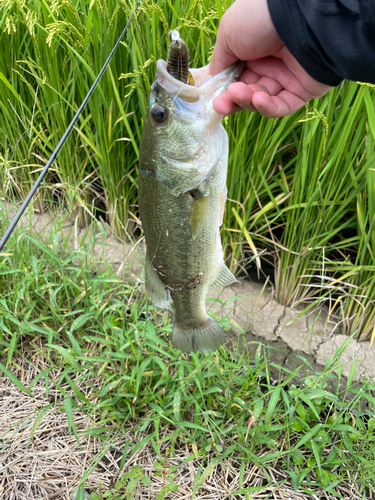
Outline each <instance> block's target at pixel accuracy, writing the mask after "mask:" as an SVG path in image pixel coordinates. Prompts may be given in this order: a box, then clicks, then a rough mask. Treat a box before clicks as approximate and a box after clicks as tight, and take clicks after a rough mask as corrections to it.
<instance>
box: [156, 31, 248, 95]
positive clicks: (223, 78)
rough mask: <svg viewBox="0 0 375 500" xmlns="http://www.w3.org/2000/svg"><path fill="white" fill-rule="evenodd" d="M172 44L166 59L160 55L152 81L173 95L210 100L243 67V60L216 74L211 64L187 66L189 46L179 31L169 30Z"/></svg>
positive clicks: (219, 92)
mask: <svg viewBox="0 0 375 500" xmlns="http://www.w3.org/2000/svg"><path fill="white" fill-rule="evenodd" d="M170 37H171V44H170V48H169V55H168V61H164V60H163V59H159V60H158V61H157V64H156V68H157V74H156V79H155V83H157V84H159V85H161V86H162V87H163V89H164V90H165V91H166V92H167V93H168V94H169V95H170V96H171V97H172V98H173V97H177V96H178V97H179V98H180V99H183V100H184V101H185V102H191V103H194V102H198V101H199V100H200V99H202V98H203V99H204V101H205V104H207V102H208V101H211V103H212V102H213V100H214V99H215V97H217V96H218V95H219V94H221V93H222V92H224V91H225V90H226V89H227V88H228V86H229V85H230V84H231V83H233V82H235V81H236V80H237V79H238V77H239V75H240V74H241V72H242V69H243V67H244V63H243V62H238V63H235V64H233V65H232V66H229V67H228V68H227V69H225V70H224V71H222V72H221V73H220V74H219V75H216V76H214V77H213V76H212V75H211V74H210V66H209V65H207V66H204V67H203V68H197V69H194V68H189V50H188V48H187V45H186V43H185V41H184V40H183V39H182V38H181V37H180V34H179V32H178V31H177V30H176V31H171V32H170Z"/></svg>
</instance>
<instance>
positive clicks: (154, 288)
mask: <svg viewBox="0 0 375 500" xmlns="http://www.w3.org/2000/svg"><path fill="white" fill-rule="evenodd" d="M146 291H147V293H148V296H149V297H150V299H151V302H152V303H153V304H154V306H156V307H160V309H168V308H169V306H170V303H171V296H170V293H169V291H168V290H167V289H166V287H165V284H164V283H163V282H162V280H161V279H160V276H159V275H158V273H157V272H156V271H154V269H153V267H152V263H151V261H150V259H149V257H148V254H147V253H146Z"/></svg>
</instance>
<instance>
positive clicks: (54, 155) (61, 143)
mask: <svg viewBox="0 0 375 500" xmlns="http://www.w3.org/2000/svg"><path fill="white" fill-rule="evenodd" d="M141 1H142V0H139V2H138V3H137V5H136V7H135V9H134V12H133V13H132V15H131V16H130V18H129V20H128V22H127V23H126V26H125V28H124V29H123V32H122V33H121V35H120V37H119V39H118V40H117V42H116V44H115V46H114V47H113V49H112V51H111V53H110V54H109V56H108V58H107V60H106V61H105V63H104V64H103V67H102V69H101V70H100V72H99V74H98V76H97V77H96V79H95V81H94V83H93V84H92V86H91V88H90V90H89V91H88V92H87V95H86V97H85V98H84V100H83V102H82V104H81V106H80V107H79V108H78V111H77V113H76V114H75V115H74V117H73V119H72V121H71V122H70V124H69V126H68V128H67V129H66V130H65V133H64V135H63V136H62V137H61V139H60V141H59V143H58V145H57V146H56V148H55V150H54V152H53V153H52V155H51V157H50V159H49V160H48V162H47V163H46V166H45V167H44V168H43V170H42V172H41V173H40V175H39V177H38V179H37V180H36V182H35V184H34V186H33V187H32V188H31V190H30V192H29V194H28V195H27V196H26V199H25V201H24V202H23V203H22V205H21V208H20V209H19V210H18V212H17V214H16V216H15V217H14V219H13V220H12V222H11V223H10V226H9V227H8V229H7V230H6V232H5V234H4V236H3V237H2V238H1V241H0V252H1V250H2V249H3V248H4V246H5V244H6V242H7V241H8V238H9V236H10V235H11V234H12V232H13V230H14V228H15V227H16V225H17V223H18V221H19V220H20V218H21V217H22V215H23V213H24V211H25V210H26V207H27V205H28V204H29V203H30V200H31V198H32V197H33V196H34V194H35V191H36V190H37V189H38V187H39V184H40V183H41V182H42V180H43V179H44V177H45V175H46V173H47V172H48V170H49V168H50V166H51V165H52V163H53V162H54V160H55V159H56V158H57V155H58V154H59V152H60V150H61V148H62V147H63V146H64V143H65V141H66V140H67V138H68V136H69V134H70V132H71V131H72V129H73V127H74V125H75V124H76V122H77V120H78V118H79V117H80V115H81V113H82V111H83V110H84V108H85V106H86V104H87V103H88V101H89V100H90V97H91V96H92V94H93V92H94V90H95V88H96V86H97V84H98V83H99V80H100V79H101V77H102V76H103V73H104V71H105V70H106V69H107V66H108V64H109V63H110V61H111V59H112V57H113V56H114V53H115V52H116V50H117V48H118V46H119V45H120V42H121V40H122V38H123V36H124V35H125V33H126V31H127V29H128V27H129V24H130V22H131V20H132V19H133V16H134V14H135V13H136V12H137V9H138V7H139V5H140V3H141Z"/></svg>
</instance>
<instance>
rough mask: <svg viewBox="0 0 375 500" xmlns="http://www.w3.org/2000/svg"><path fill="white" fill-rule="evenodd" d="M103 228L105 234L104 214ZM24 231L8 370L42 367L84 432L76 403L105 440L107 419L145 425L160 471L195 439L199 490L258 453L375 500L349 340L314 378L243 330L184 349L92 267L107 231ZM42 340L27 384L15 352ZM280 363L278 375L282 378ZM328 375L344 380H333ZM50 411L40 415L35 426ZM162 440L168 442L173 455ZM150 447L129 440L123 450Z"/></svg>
mask: <svg viewBox="0 0 375 500" xmlns="http://www.w3.org/2000/svg"><path fill="white" fill-rule="evenodd" d="M5 224H6V218H5V216H4V211H3V212H2V217H1V225H2V226H4V225H5ZM91 234H92V233H91ZM98 234H99V235H100V234H102V235H103V230H102V228H101V226H100V225H99V226H98ZM15 236H16V237H15V238H13V239H12V240H11V243H10V244H9V246H8V248H7V251H6V252H5V253H3V254H2V255H1V256H0V290H1V299H0V328H1V333H0V346H1V353H2V354H1V359H0V362H1V364H0V369H1V371H2V372H3V373H4V374H5V375H6V376H8V377H10V379H11V380H12V382H13V383H14V384H15V386H17V387H18V389H21V390H23V391H26V392H28V393H30V394H32V391H33V389H32V387H33V385H34V384H35V383H36V380H37V379H38V378H39V377H41V376H44V377H45V386H46V393H48V391H50V390H52V387H53V389H54V390H56V389H57V390H58V391H59V392H60V393H61V400H60V402H55V403H54V405H55V407H56V409H58V410H60V411H65V412H66V413H67V417H68V422H69V425H70V428H71V431H72V433H75V434H76V438H77V439H78V440H79V438H80V434H79V432H77V429H76V427H75V424H74V413H75V411H77V410H81V411H84V412H85V413H87V414H88V415H92V416H93V422H95V423H94V424H93V426H92V429H91V430H90V431H85V432H90V433H91V434H92V435H93V436H95V437H96V438H98V439H103V440H105V439H106V436H107V432H108V429H117V432H125V430H126V429H127V428H128V426H129V425H130V426H131V427H132V428H133V429H134V431H141V430H142V431H144V430H146V429H147V436H146V437H145V438H144V439H146V441H142V444H141V445H143V444H144V443H145V442H148V443H151V445H152V447H153V448H154V451H155V453H156V454H157V456H158V457H159V459H158V464H156V465H155V464H154V469H155V470H156V471H158V470H159V471H162V470H164V469H165V466H164V465H163V464H164V461H165V460H166V458H168V457H172V456H174V454H175V453H177V451H178V450H179V449H181V447H185V446H188V447H189V448H190V449H193V450H195V452H192V454H191V455H190V457H189V458H188V459H187V460H194V458H195V456H196V455H197V456H198V457H199V460H200V463H201V466H200V467H201V468H200V469H199V473H198V475H197V480H196V482H197V484H196V487H198V486H199V484H203V482H204V480H205V478H206V477H207V474H208V472H207V471H209V470H210V467H213V466H214V465H215V464H218V463H222V462H223V461H225V459H226V458H228V457H235V458H236V460H238V463H239V468H240V469H239V470H240V471H241V470H242V471H243V470H244V467H245V464H247V463H248V462H252V463H254V464H256V465H257V466H258V467H260V468H261V469H262V471H263V472H264V474H265V475H266V477H267V478H269V481H273V480H272V470H274V469H275V468H276V469H278V468H279V469H280V470H284V471H287V474H288V475H289V477H290V479H289V483H291V484H292V486H293V488H294V489H295V490H298V489H299V490H300V491H304V492H315V494H317V492H319V491H320V490H323V491H327V492H329V493H331V494H332V495H333V496H336V497H338V498H340V493H339V490H340V487H343V486H344V485H350V484H352V483H357V484H358V485H359V486H360V489H361V492H362V494H363V498H367V497H366V494H367V493H366V491H368V490H366V488H369V489H372V490H373V489H374V488H375V476H374V470H375V460H374V456H375V438H374V431H375V399H374V397H373V393H374V392H373V391H374V390H375V386H374V385H373V384H372V383H370V381H362V383H360V384H358V383H354V382H353V376H354V370H355V366H354V367H353V369H352V372H351V375H350V377H349V379H348V380H347V382H346V384H345V386H344V388H342V386H341V385H340V380H341V370H340V364H341V362H340V356H341V355H342V352H343V350H344V348H345V347H346V345H347V344H348V343H349V341H350V339H348V341H347V342H346V343H345V344H344V345H343V346H342V347H341V348H340V349H339V350H338V351H337V353H336V354H335V356H332V357H331V358H330V359H329V360H328V362H327V365H326V367H325V368H324V370H323V371H322V372H321V373H316V374H315V375H314V376H310V377H306V376H303V370H304V364H305V366H306V368H307V367H308V361H307V360H304V361H303V364H302V366H301V367H300V368H299V369H297V370H295V371H289V370H287V369H285V368H283V367H281V366H278V365H275V364H274V363H271V362H270V360H269V355H268V350H267V348H260V347H259V348H258V349H255V348H254V347H256V346H254V345H251V344H250V345H249V346H248V348H247V349H243V348H242V347H241V342H240V341H239V345H238V348H236V347H235V348H234V349H232V350H230V349H229V350H226V349H221V350H220V351H219V352H215V353H211V354H208V355H201V354H199V353H197V352H196V353H193V354H192V355H191V356H187V355H184V354H182V353H181V352H180V351H176V350H175V349H173V347H172V345H171V342H170V333H171V324H170V322H169V319H168V317H167V316H166V315H162V314H160V312H159V311H158V310H156V309H155V308H154V307H152V306H151V305H150V304H149V303H148V302H147V300H146V298H145V297H144V296H143V295H142V294H141V293H140V291H139V290H138V288H137V287H136V286H135V285H132V284H131V283H128V282H126V281H124V280H122V279H120V278H118V277H117V276H116V275H115V274H114V273H113V271H112V270H111V268H110V267H109V266H103V265H101V266H99V267H97V266H94V263H93V260H92V257H91V256H90V255H91V254H90V249H91V248H92V246H93V245H97V244H99V243H98V239H97V237H94V236H91V239H89V238H87V239H86V240H83V241H82V243H81V244H80V247H79V248H78V249H77V250H68V247H67V246H66V243H67V241H66V239H64V238H62V237H60V236H59V228H58V227H57V226H56V227H55V228H54V230H53V231H52V232H51V235H50V237H49V240H48V241H46V242H44V243H43V242H41V240H40V239H38V238H36V237H34V236H32V235H31V234H30V231H29V230H28V229H27V228H26V229H22V230H19V231H18V232H17V234H16V235H15ZM223 324H227V322H226V321H225V319H224V321H223ZM38 346H39V347H38ZM30 349H37V350H38V351H39V352H41V353H42V355H43V358H44V359H45V363H46V366H49V367H50V368H48V369H46V370H44V371H43V372H40V373H39V374H38V375H37V376H36V378H35V379H34V380H33V381H31V382H29V383H28V384H25V383H22V382H21V380H19V379H17V378H16V377H15V375H14V374H13V372H14V369H15V368H16V367H17V366H18V365H17V363H18V362H17V359H19V358H20V357H21V358H22V357H23V356H27V353H28V352H29V350H30ZM254 352H255V355H254ZM29 362H31V363H32V360H31V359H29ZM52 368H58V369H59V370H60V371H61V376H60V377H59V380H58V382H57V383H56V380H55V381H52V380H50V378H49V376H48V372H49V370H50V369H52ZM334 369H337V370H338V376H336V375H334V374H333V370H334ZM271 372H272V373H274V374H275V373H277V378H278V380H279V381H278V382H275V381H274V380H273V378H272V376H271ZM297 373H300V374H301V373H302V382H301V383H300V384H297V385H296V380H297V379H296V378H295V377H296V375H297ZM329 379H332V380H333V381H334V387H335V388H334V389H331V390H329V389H328V387H327V381H328V380H329ZM94 380H95V383H94V382H93V381H94ZM85 385H87V387H89V388H90V391H91V397H90V398H89V399H88V398H87V397H86V396H85V394H84V393H85V391H83V390H82V386H85ZM78 386H79V387H80V388H79V387H78ZM64 387H70V388H71V389H72V391H73V395H67V392H66V389H64ZM348 391H350V392H351V394H352V397H353V399H351V400H350V401H348V400H346V396H347V393H348ZM55 400H56V398H55ZM364 403H368V405H369V406H368V409H367V411H369V412H372V415H373V416H372V417H371V418H370V420H368V422H367V423H366V421H365V420H362V419H361V418H360V417H353V415H356V411H359V412H360V411H361V408H363V405H364ZM49 406H50V405H49ZM343 406H346V409H344V408H343ZM44 411H45V408H41V409H39V410H38V412H36V413H35V414H33V415H31V416H32V418H34V419H35V429H37V427H38V425H40V422H41V419H42V418H43V415H44V413H43V412H44ZM94 416H95V418H94ZM353 422H355V423H353ZM35 429H34V430H35ZM161 435H163V436H164V437H163V440H162V441H160V436H161ZM162 442H163V443H164V444H165V443H166V444H167V445H168V450H169V451H168V457H166V456H165V452H164V451H163V452H162V451H161V446H162ZM164 444H163V446H164ZM141 445H140V444H139V443H138V442H137V441H134V442H132V443H129V446H128V447H127V448H126V457H125V459H126V458H129V457H131V456H132V454H134V453H135V452H136V451H137V450H138V449H139V446H141ZM163 450H164V448H163ZM124 453H125V451H124ZM125 459H124V460H125ZM181 466H182V464H181ZM87 467H88V469H89V468H90V467H91V465H90V464H88V466H87ZM158 467H159V469H158ZM168 471H169V472H168V474H169V475H168V474H167V476H168V477H167V481H166V482H165V484H164V486H163V488H164V490H162V489H161V491H160V492H159V497H158V498H159V500H160V499H162V498H164V496H165V495H166V494H167V493H168V491H169V490H168V488H170V491H174V490H175V488H176V486H177V487H178V485H176V483H175V482H174V480H173V477H174V475H173V474H174V472H175V469H168ZM242 474H243V472H242ZM148 481H149V479H148V476H147V474H146V473H145V471H144V470H142V469H141V468H133V469H131V470H130V471H128V472H127V473H124V475H123V476H122V478H119V482H118V483H117V486H116V487H114V489H113V490H110V491H109V492H107V496H106V497H105V498H116V499H118V498H129V499H130V498H132V497H131V495H132V492H133V491H134V488H135V485H136V484H138V483H139V484H141V483H142V484H145V485H146V486H147V483H148ZM283 482H285V480H280V481H279V483H278V484H280V485H282V484H283ZM241 484H242V485H241V486H240V489H239V491H238V494H244V495H251V492H252V491H254V490H253V489H252V488H251V487H246V483H245V482H244V477H243V475H242V483H241ZM167 485H169V486H167ZM119 491H122V493H121V495H124V496H119V495H120V493H119ZM97 493H98V492H97ZM98 494H99V493H98ZM116 495H117V496H116ZM163 495H164V496H163ZM98 498H100V497H98V496H95V495H94V494H93V495H92V499H96V500H97V499H98ZM249 498H251V497H249Z"/></svg>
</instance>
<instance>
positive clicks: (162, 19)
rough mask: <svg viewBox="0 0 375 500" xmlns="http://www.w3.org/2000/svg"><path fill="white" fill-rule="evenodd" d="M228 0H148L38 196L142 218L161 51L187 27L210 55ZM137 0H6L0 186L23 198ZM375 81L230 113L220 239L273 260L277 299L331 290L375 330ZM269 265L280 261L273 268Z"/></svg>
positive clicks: (326, 296) (350, 327) (73, 208)
mask: <svg viewBox="0 0 375 500" xmlns="http://www.w3.org/2000/svg"><path fill="white" fill-rule="evenodd" d="M229 5H230V1H229V0H203V1H202V0H177V1H176V2H173V3H171V2H170V1H169V0H166V1H161V0H160V1H158V2H151V1H148V0H144V1H143V2H142V4H141V6H140V9H139V11H138V13H137V14H136V16H135V19H134V20H133V22H132V24H131V26H130V29H129V30H128V33H127V35H126V38H125V40H124V41H123V43H122V45H121V47H120V49H119V50H118V51H117V53H116V54H115V57H114V59H113V60H112V62H111V64H110V67H109V69H108V70H107V72H106V74H105V75H104V76H103V78H102V80H101V82H100V85H99V87H98V88H97V90H96V92H95V93H94V95H93V96H92V98H91V100H90V102H89V104H88V107H87V108H86V110H85V112H84V113H83V115H82V116H81V118H80V120H79V122H78V125H77V127H76V130H75V131H74V133H72V134H71V136H70V138H69V140H68V141H67V143H66V144H65V146H64V148H63V150H62V151H61V153H60V155H59V157H58V159H57V161H56V163H55V165H54V166H53V168H51V170H50V173H49V175H48V177H47V179H46V181H45V182H44V184H43V187H42V188H41V189H40V190H39V194H38V196H37V198H36V199H35V201H34V208H35V209H36V210H40V211H41V210H45V209H47V208H49V209H51V208H52V207H53V206H56V205H58V206H61V205H63V206H64V207H65V208H66V209H68V210H69V211H70V213H71V214H72V217H74V218H76V217H78V218H79V221H80V225H81V226H82V225H84V224H85V223H87V221H88V218H89V217H90V216H91V215H92V214H94V215H96V216H97V217H98V215H101V216H102V217H103V218H104V219H105V220H106V221H107V222H108V223H109V224H110V226H111V227H112V229H113V230H114V231H115V232H116V233H117V234H118V235H119V237H120V238H126V237H127V234H128V233H129V234H132V233H133V231H134V230H135V229H136V228H139V220H138V215H137V176H138V152H139V151H138V145H139V142H140V137H141V130H142V117H143V116H144V114H145V110H146V102H147V95H148V91H149V88H150V82H152V81H153V78H154V75H155V61H156V60H157V59H158V58H165V57H166V54H167V51H168V44H169V37H168V32H169V30H170V29H175V28H178V29H180V30H181V34H182V36H183V37H184V38H185V40H186V42H187V44H188V46H189V49H190V54H191V66H192V67H199V66H201V65H205V64H207V63H208V61H209V58H210V56H211V54H212V49H213V45H214V42H215V35H216V32H217V26H218V22H219V20H220V17H221V16H222V14H223V12H224V11H225V10H226V9H227V8H228V6H229ZM131 10H132V4H131V3H130V2H129V1H126V0H122V1H117V0H116V1H115V0H91V1H90V3H88V2H83V1H80V0H63V1H51V0H42V1H40V2H39V1H32V0H29V1H25V0H2V2H1V15H0V17H1V19H0V26H1V35H0V36H1V46H2V50H1V53H0V88H1V96H0V99H1V100H0V117H1V119H0V143H1V156H0V189H1V192H2V196H3V197H8V198H9V197H10V198H13V197H16V198H17V199H22V198H24V197H25V196H26V194H27V193H28V191H29V189H30V187H31V185H32V184H33V182H34V181H35V180H36V178H37V176H38V173H39V172H40V170H41V169H42V167H43V166H44V164H45V163H46V161H47V160H48V158H49V156H50V154H51V152H52V151H53V149H54V147H55V146H56V145H57V142H58V141H59V139H60V137H61V135H62V133H63V131H64V130H65V129H66V127H67V125H68V124H69V122H70V120H71V119H72V117H73V115H74V113H75V112H76V110H77V108H78V106H79V105H80V103H81V102H82V100H83V98H84V96H85V95H86V93H87V91H88V89H89V87H90V86H91V84H92V82H93V80H94V79H95V76H96V75H97V74H98V72H99V70H100V68H101V66H102V64H103V63H104V61H105V59H106V57H107V56H108V54H109V52H110V50H111V48H112V47H113V46H114V44H115V42H116V40H117V38H118V36H119V34H120V33H121V31H122V29H123V26H124V23H125V22H126V20H127V18H128V17H129V15H130V12H131ZM374 102H375V94H374V88H373V86H371V85H366V84H361V83H354V82H344V83H343V84H341V85H340V86H339V87H337V88H334V89H332V90H331V91H330V92H329V94H328V95H326V96H325V97H323V98H321V99H317V100H315V101H312V102H310V103H309V104H308V105H307V106H306V108H305V109H302V110H301V111H300V112H298V113H296V114H294V115H292V116H288V117H285V118H282V119H267V118H263V117H261V116H259V115H258V114H255V113H241V114H237V115H235V116H231V117H227V118H225V119H224V124H225V127H226V129H227V131H228V134H229V138H230V158H229V174H228V190H229V198H230V200H229V201H228V202H227V209H226V214H225V220H224V225H223V228H222V240H223V244H224V248H225V255H226V258H227V260H228V265H229V267H230V268H231V269H232V270H233V271H234V272H237V273H238V272H244V271H245V270H246V268H247V269H248V266H247V263H248V262H249V260H250V259H251V257H252V256H254V254H255V255H257V254H258V253H259V252H261V251H263V253H262V255H261V257H260V258H258V259H256V262H257V265H258V266H260V265H261V263H263V266H264V264H265V262H268V263H270V264H271V265H272V266H273V267H274V268H275V287H276V297H277V299H278V301H279V302H280V303H281V304H286V305H291V304H295V303H297V302H299V301H302V300H304V301H310V302H311V301H313V300H318V301H325V300H329V304H330V308H331V312H332V313H335V314H336V315H337V316H339V318H340V321H341V322H342V327H343V330H344V332H346V333H352V332H354V331H355V332H356V334H357V336H358V337H360V338H361V339H366V338H370V337H371V335H372V334H373V333H375V330H374V328H375V308H374V302H373V300H374V296H375V273H374V270H375V267H374V266H375V192H374V190H375V171H374V165H375V164H374V147H373V145H374V136H375V112H374ZM271 274H272V273H271Z"/></svg>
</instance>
